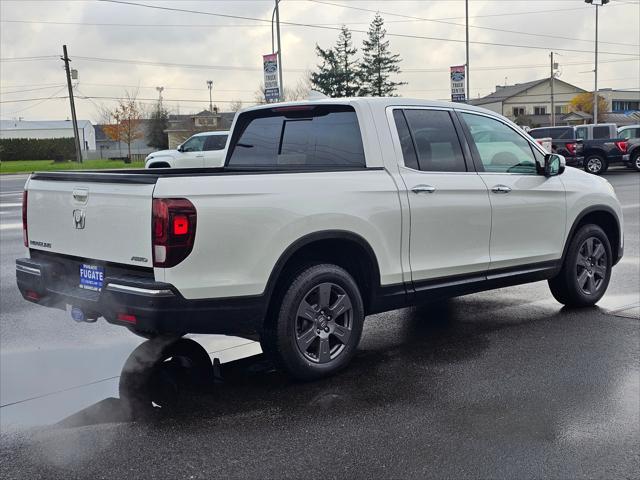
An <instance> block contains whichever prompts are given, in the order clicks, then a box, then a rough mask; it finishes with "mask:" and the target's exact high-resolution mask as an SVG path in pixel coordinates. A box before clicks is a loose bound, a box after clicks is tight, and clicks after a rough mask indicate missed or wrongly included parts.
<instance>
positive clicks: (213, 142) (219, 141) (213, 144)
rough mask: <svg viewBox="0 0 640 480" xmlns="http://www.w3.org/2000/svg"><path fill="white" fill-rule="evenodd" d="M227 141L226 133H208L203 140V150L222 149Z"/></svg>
mask: <svg viewBox="0 0 640 480" xmlns="http://www.w3.org/2000/svg"><path fill="white" fill-rule="evenodd" d="M226 143H227V135H209V136H208V137H206V140H205V141H204V150H205V151H210V150H224V146H225V145H226Z"/></svg>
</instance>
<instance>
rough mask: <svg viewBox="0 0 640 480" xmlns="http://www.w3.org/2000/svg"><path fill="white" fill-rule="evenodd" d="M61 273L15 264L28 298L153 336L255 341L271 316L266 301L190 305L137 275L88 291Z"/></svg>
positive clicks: (32, 262)
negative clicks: (254, 336) (190, 335)
mask: <svg viewBox="0 0 640 480" xmlns="http://www.w3.org/2000/svg"><path fill="white" fill-rule="evenodd" d="M56 270H57V266H56V264H55V263H54V262H49V261H47V260H42V259H30V258H21V259H18V260H16V280H17V284H18V289H19V290H20V293H21V294H22V296H23V298H24V299H26V300H28V301H30V302H33V303H37V304H39V305H42V306H46V307H52V308H59V309H63V310H64V309H66V308H67V306H68V305H70V306H72V307H77V308H79V309H81V310H82V312H83V313H84V316H85V317H86V318H89V319H94V318H99V317H104V318H105V319H106V320H107V321H108V322H109V323H113V324H116V325H122V326H126V327H129V328H133V329H136V330H140V331H144V332H149V333H176V334H186V333H219V334H226V335H250V334H252V333H255V332H256V331H259V330H260V327H261V325H262V321H263V318H264V315H265V311H266V302H265V300H264V297H263V296H252V297H233V298H220V299H198V300H188V299H185V298H184V297H183V296H182V295H181V294H180V293H179V292H178V290H177V289H176V288H175V287H174V286H173V285H171V284H168V283H163V282H156V281H154V280H152V279H149V278H144V277H139V276H135V275H123V276H117V277H109V276H107V277H106V278H105V281H104V287H103V289H102V291H99V292H97V291H92V290H84V289H81V288H78V287H76V286H69V285H68V284H65V283H64V282H62V281H61V280H60V276H59V272H57V271H56Z"/></svg>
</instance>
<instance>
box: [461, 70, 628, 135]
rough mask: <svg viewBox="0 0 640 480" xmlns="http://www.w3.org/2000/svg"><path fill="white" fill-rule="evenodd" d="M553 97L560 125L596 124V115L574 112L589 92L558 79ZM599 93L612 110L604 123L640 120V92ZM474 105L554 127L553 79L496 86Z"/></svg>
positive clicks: (528, 121)
mask: <svg viewBox="0 0 640 480" xmlns="http://www.w3.org/2000/svg"><path fill="white" fill-rule="evenodd" d="M553 90H554V92H553V97H554V109H555V116H556V118H555V120H556V125H583V124H586V123H592V122H593V117H592V115H590V114H588V113H584V112H571V111H570V109H569V102H570V101H571V99H572V98H573V97H575V96H576V95H577V94H579V93H585V92H586V90H583V89H582V88H579V87H577V86H575V85H572V84H570V83H567V82H565V81H563V80H559V79H557V78H556V79H554V81H553ZM598 94H599V95H600V96H602V97H604V98H605V100H607V104H608V107H609V108H608V111H607V112H605V113H604V114H603V115H602V117H603V118H602V120H601V121H602V122H607V123H615V124H617V125H631V124H633V123H637V122H638V119H637V117H636V116H635V115H633V112H634V111H638V110H640V92H638V91H627V90H613V89H610V88H608V89H602V90H600V91H599V92H598ZM470 103H471V104H472V105H477V106H480V107H484V108H486V109H488V110H492V111H494V112H496V113H499V114H501V115H504V116H505V117H507V118H509V119H510V120H513V121H516V120H517V122H516V123H519V124H522V125H529V126H531V127H546V126H550V125H551V80H550V79H549V78H543V79H541V80H534V81H531V82H526V83H518V84H516V85H506V86H500V85H497V86H496V91H495V92H493V93H491V94H489V95H487V96H486V97H481V98H477V99H474V100H471V102H470Z"/></svg>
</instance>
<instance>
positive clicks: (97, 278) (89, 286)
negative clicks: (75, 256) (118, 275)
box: [79, 263, 104, 292]
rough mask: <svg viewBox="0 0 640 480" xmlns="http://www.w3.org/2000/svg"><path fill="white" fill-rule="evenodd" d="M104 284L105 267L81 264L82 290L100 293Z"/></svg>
mask: <svg viewBox="0 0 640 480" xmlns="http://www.w3.org/2000/svg"><path fill="white" fill-rule="evenodd" d="M103 284H104V267H100V266H98V265H87V264H86V263H81V264H80V285H79V287H80V288H84V289H86V290H94V291H97V292H99V291H100V290H102V285H103Z"/></svg>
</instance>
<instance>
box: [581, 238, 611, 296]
mask: <svg viewBox="0 0 640 480" xmlns="http://www.w3.org/2000/svg"><path fill="white" fill-rule="evenodd" d="M576 276H577V279H578V286H579V287H580V290H582V292H583V293H585V294H587V295H594V294H596V293H597V292H598V291H599V290H600V289H601V288H602V286H603V285H604V282H605V279H606V277H607V252H606V250H605V248H604V245H603V244H602V242H601V241H600V240H599V239H598V238H596V237H589V238H587V239H586V240H585V241H584V242H582V245H581V246H580V248H579V250H578V260H577V265H576Z"/></svg>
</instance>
